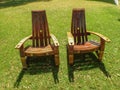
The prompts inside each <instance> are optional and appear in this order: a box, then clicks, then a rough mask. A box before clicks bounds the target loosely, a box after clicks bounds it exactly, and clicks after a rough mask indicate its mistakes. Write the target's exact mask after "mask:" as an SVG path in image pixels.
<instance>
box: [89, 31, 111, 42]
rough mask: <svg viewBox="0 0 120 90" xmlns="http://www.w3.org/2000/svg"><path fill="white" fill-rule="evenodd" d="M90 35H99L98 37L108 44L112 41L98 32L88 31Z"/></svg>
mask: <svg viewBox="0 0 120 90" xmlns="http://www.w3.org/2000/svg"><path fill="white" fill-rule="evenodd" d="M87 32H88V33H90V34H94V35H97V36H98V37H100V38H102V39H103V40H104V41H106V42H110V41H111V40H110V39H109V38H107V37H105V36H103V35H102V34H100V33H97V32H93V31H87Z"/></svg>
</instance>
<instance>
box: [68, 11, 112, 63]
mask: <svg viewBox="0 0 120 90" xmlns="http://www.w3.org/2000/svg"><path fill="white" fill-rule="evenodd" d="M90 34H94V35H97V36H98V37H100V43H98V42H95V41H88V35H90ZM67 37H68V45H67V56H68V64H70V65H73V62H74V54H76V53H89V52H93V51H95V52H96V54H97V56H98V59H99V61H101V60H102V57H103V53H104V49H105V42H110V40H109V39H108V38H107V37H105V36H103V35H101V34H99V33H96V32H92V31H86V22H85V9H73V11H72V23H71V32H67Z"/></svg>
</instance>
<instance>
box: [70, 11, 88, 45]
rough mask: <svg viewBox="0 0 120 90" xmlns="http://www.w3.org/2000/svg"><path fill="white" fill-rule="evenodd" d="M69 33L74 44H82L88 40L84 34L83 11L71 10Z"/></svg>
mask: <svg viewBox="0 0 120 90" xmlns="http://www.w3.org/2000/svg"><path fill="white" fill-rule="evenodd" d="M71 33H72V34H73V37H74V43H75V44H77V45H79V44H84V43H85V42H86V41H87V40H88V38H87V35H88V33H87V32H86V22H85V9H73V12H72V23H71Z"/></svg>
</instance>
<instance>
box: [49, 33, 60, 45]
mask: <svg viewBox="0 0 120 90" xmlns="http://www.w3.org/2000/svg"><path fill="white" fill-rule="evenodd" d="M50 36H51V38H52V40H53V43H54V45H55V46H59V42H58V40H57V38H56V37H55V36H54V35H53V34H50Z"/></svg>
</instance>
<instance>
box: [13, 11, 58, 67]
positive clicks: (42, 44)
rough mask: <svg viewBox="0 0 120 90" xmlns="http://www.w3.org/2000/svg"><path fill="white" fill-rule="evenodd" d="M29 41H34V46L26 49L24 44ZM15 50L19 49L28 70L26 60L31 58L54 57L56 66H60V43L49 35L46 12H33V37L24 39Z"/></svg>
mask: <svg viewBox="0 0 120 90" xmlns="http://www.w3.org/2000/svg"><path fill="white" fill-rule="evenodd" d="M29 39H30V40H32V45H31V46H29V47H28V46H27V47H24V43H25V42H26V41H27V40H29ZM51 39H52V40H53V41H51ZM52 42H53V44H51V43H52ZM15 48H17V49H19V52H20V57H21V62H22V65H23V68H27V63H26V58H27V57H30V56H48V55H53V56H54V60H55V65H56V66H58V65H59V43H58V41H57V39H56V38H55V36H54V35H53V34H50V33H49V28H48V22H47V17H46V12H45V10H41V11H32V35H30V36H28V37H26V38H24V39H22V40H21V41H20V42H19V43H18V44H17V45H16V47H15Z"/></svg>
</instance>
